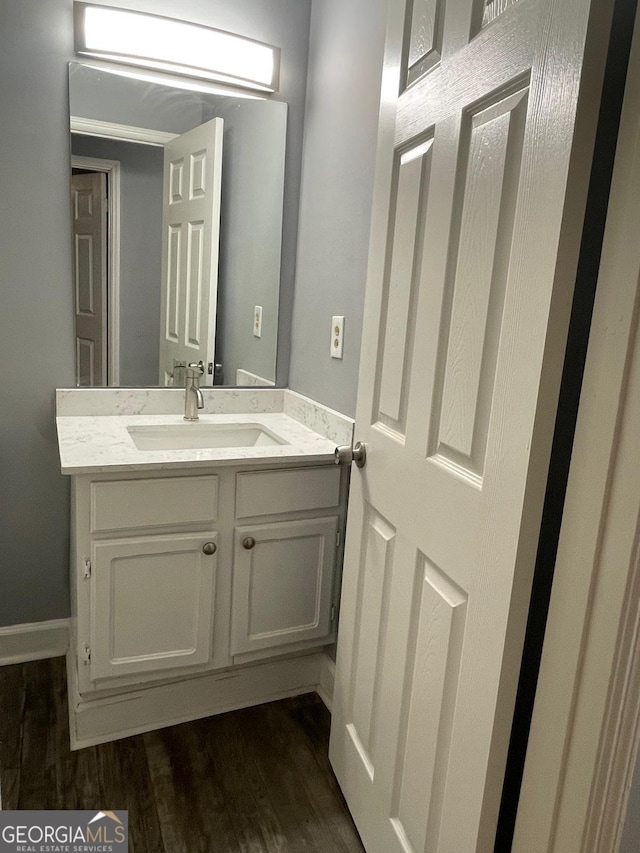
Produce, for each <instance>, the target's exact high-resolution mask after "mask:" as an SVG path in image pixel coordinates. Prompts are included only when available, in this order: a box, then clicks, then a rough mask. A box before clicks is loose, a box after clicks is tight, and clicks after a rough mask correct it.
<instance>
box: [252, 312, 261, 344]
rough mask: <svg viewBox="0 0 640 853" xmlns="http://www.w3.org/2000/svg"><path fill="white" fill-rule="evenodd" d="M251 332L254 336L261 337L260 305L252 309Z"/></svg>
mask: <svg viewBox="0 0 640 853" xmlns="http://www.w3.org/2000/svg"><path fill="white" fill-rule="evenodd" d="M253 334H254V337H256V338H261V337H262V305H256V306H255V308H254V309H253Z"/></svg>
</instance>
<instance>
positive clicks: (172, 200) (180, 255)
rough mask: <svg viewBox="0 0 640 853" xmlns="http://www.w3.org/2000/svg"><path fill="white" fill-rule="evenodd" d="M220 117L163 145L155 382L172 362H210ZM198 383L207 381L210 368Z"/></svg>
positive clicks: (164, 377)
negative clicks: (158, 324)
mask: <svg viewBox="0 0 640 853" xmlns="http://www.w3.org/2000/svg"><path fill="white" fill-rule="evenodd" d="M222 128H223V121H222V119H221V118H215V119H212V121H208V122H205V124H202V125H200V127H195V128H194V129H193V130H189V131H187V133H183V134H182V135H181V136H178V137H176V138H175V139H173V140H172V141H171V142H169V143H167V145H166V146H165V154H164V182H163V198H164V200H163V214H162V235H163V236H162V309H161V318H160V377H159V378H160V384H161V385H170V384H171V383H172V381H173V364H174V361H180V362H186V363H187V364H188V363H189V362H194V361H195V362H197V361H202V362H203V364H204V365H205V370H207V368H208V365H213V355H214V337H215V330H216V302H217V287H218V244H219V233H220V191H221V186H222ZM203 382H208V383H210V384H212V382H213V373H208V372H206V373H205V376H204V377H203Z"/></svg>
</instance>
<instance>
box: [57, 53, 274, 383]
mask: <svg viewBox="0 0 640 853" xmlns="http://www.w3.org/2000/svg"><path fill="white" fill-rule="evenodd" d="M69 101H70V129H71V156H72V163H71V166H72V176H71V184H72V186H71V196H72V218H73V228H74V235H73V240H74V243H73V260H74V272H73V277H74V280H73V293H74V312H75V324H74V327H75V338H76V341H75V346H76V368H77V384H78V385H89V386H100V385H116V386H137V387H139V386H143V387H148V386H155V385H167V384H169V385H171V384H181V383H182V377H183V370H182V365H184V364H185V363H186V364H189V363H198V362H202V365H203V369H204V375H203V378H202V380H201V384H202V385H213V384H215V385H223V384H224V385H271V384H274V382H275V375H276V373H275V371H276V351H277V327H278V302H279V293H280V260H281V238H282V206H283V187H284V163H285V134H286V115H287V106H286V104H284V103H281V102H278V101H269V100H264V99H260V98H251V97H246V96H243V95H241V94H240V95H236V94H233V95H226V94H217V93H212V92H208V91H203V90H202V87H197V88H195V89H193V90H192V89H190V88H184V83H182V84H180V85H179V86H174V85H166V84H161V83H158V82H156V81H151V80H148V79H137V78H136V77H135V76H129V75H127V74H122V73H119V72H115V71H112V70H111V69H105V68H96V67H92V66H90V65H85V64H81V63H70V66H69ZM141 139H144V140H145V142H140V141H139V140H141ZM132 140H136V141H132Z"/></svg>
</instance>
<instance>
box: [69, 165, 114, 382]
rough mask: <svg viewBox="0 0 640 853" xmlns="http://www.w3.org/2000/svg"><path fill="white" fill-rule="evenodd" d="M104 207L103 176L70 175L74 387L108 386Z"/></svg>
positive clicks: (105, 207)
mask: <svg viewBox="0 0 640 853" xmlns="http://www.w3.org/2000/svg"><path fill="white" fill-rule="evenodd" d="M106 210H107V177H106V175H105V174H103V173H99V172H91V173H88V174H82V175H72V176H71V215H72V221H73V295H74V319H75V322H74V326H75V341H76V385H92V386H93V385H98V386H102V385H106V384H107V230H106Z"/></svg>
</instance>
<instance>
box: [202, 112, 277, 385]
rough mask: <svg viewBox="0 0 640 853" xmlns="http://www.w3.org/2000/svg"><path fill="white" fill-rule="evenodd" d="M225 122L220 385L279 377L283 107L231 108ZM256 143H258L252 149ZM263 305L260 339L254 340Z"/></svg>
mask: <svg viewBox="0 0 640 853" xmlns="http://www.w3.org/2000/svg"><path fill="white" fill-rule="evenodd" d="M212 115H217V116H221V117H222V118H223V119H224V145H223V150H222V214H223V215H222V217H221V222H220V267H219V279H218V334H217V338H216V361H217V362H220V363H221V364H222V366H223V370H224V384H226V385H235V384H236V370H237V369H238V368H243V369H244V370H248V371H250V372H251V373H255V374H257V375H258V376H262V377H263V378H264V379H269V380H271V381H272V382H273V381H275V378H276V346H277V334H278V295H279V290H280V254H281V253H280V245H281V240H282V202H283V193H282V189H283V182H284V169H285V137H286V126H287V107H286V104H274V103H267V102H265V101H249V100H238V101H228V102H227V103H226V104H222V105H221V106H220V107H219V108H218V109H216V110H215V111H214V112H212ZM256 140H259V144H256ZM256 305H261V306H262V336H261V337H260V338H257V337H255V336H254V334H253V311H254V306H256Z"/></svg>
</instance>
